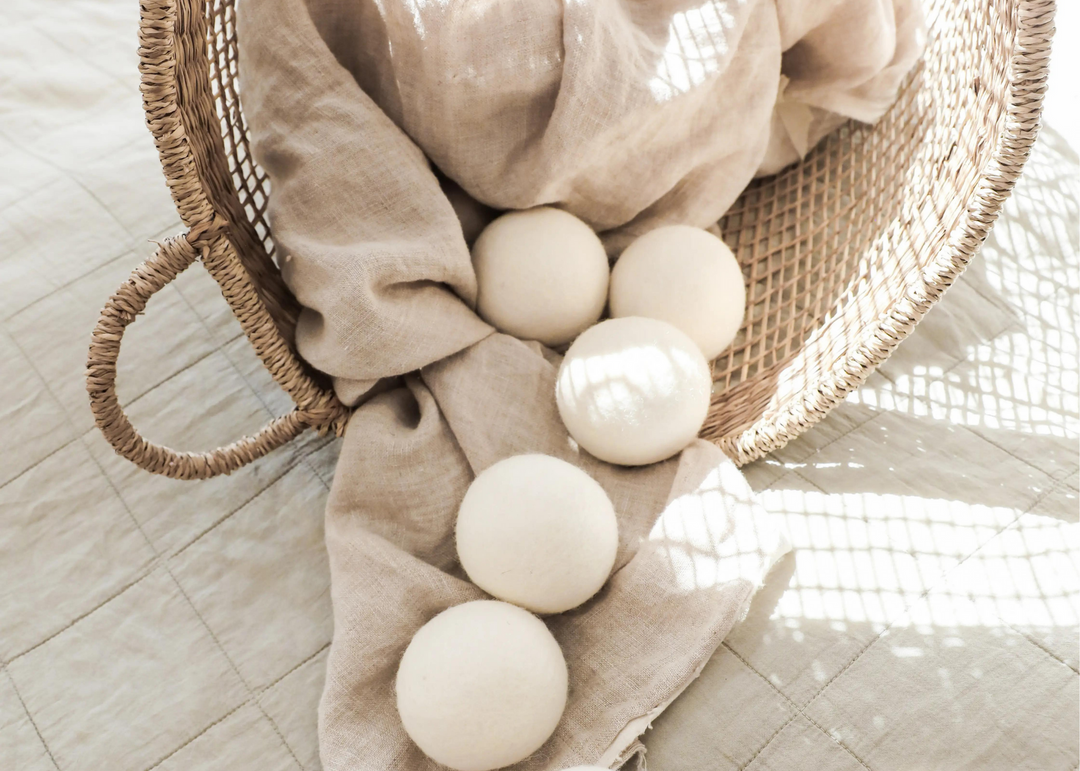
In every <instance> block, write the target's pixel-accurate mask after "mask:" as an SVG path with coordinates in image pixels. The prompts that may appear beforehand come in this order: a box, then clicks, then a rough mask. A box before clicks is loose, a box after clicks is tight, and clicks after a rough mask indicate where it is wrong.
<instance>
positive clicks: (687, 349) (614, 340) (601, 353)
mask: <svg viewBox="0 0 1080 771" xmlns="http://www.w3.org/2000/svg"><path fill="white" fill-rule="evenodd" d="M711 389H712V375H711V373H710V371H709V364H708V362H706V361H705V357H704V356H703V355H702V353H701V350H700V349H699V348H698V347H697V345H696V344H695V343H694V341H693V340H691V339H690V338H689V337H687V336H686V335H685V334H684V333H682V332H680V331H679V330H678V329H676V328H675V327H674V326H672V325H671V324H668V323H667V322H665V321H657V320H656V319H646V318H640V317H637V316H630V317H627V318H621V319H609V320H608V321H604V322H602V323H600V324H597V325H596V326H595V327H592V328H591V329H588V330H586V331H585V332H584V333H583V334H582V335H581V336H580V337H579V338H578V339H577V340H575V341H574V344H573V345H571V346H570V350H569V351H567V352H566V356H565V358H564V359H563V363H562V366H561V367H560V369H559V376H558V380H557V382H556V385H555V400H556V402H557V404H558V407H559V415H560V416H561V417H562V420H563V423H564V424H565V425H566V429H567V430H568V431H569V432H570V435H571V436H572V437H574V439H575V440H577V442H578V444H580V445H581V446H582V447H583V448H585V449H586V450H588V451H589V452H590V453H592V454H593V455H595V456H596V457H597V458H600V460H605V461H607V462H608V463H618V464H621V465H624V466H641V465H644V464H647V463H655V462H656V461H660V460H664V459H665V458H669V457H671V456H672V455H674V454H675V453H677V452H679V451H680V450H682V449H683V448H684V447H686V445H688V444H689V443H690V442H691V441H693V439H694V437H696V436H697V433H698V431H699V430H700V429H701V424H702V423H704V422H705V417H706V415H707V414H708V412H709V397H710V391H711Z"/></svg>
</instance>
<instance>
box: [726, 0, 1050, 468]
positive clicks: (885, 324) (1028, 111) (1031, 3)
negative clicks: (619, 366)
mask: <svg viewBox="0 0 1080 771" xmlns="http://www.w3.org/2000/svg"><path fill="white" fill-rule="evenodd" d="M1056 5H1057V2H1056V0H1017V4H1016V6H1015V14H1016V19H1017V22H1018V23H1017V32H1016V44H1015V46H1014V48H1013V51H1012V56H1011V58H1010V61H1009V73H1010V76H1011V77H1010V81H1009V90H1008V101H1007V102H1006V105H1005V121H1004V125H1003V127H1002V130H1001V131H1000V132H999V133H998V135H997V140H998V141H997V144H996V146H995V147H994V150H993V152H992V153H991V155H990V157H989V159H988V160H987V162H986V165H985V166H984V167H983V168H982V169H981V170H980V173H979V184H978V186H977V187H976V189H975V192H974V195H973V196H972V199H971V201H970V202H969V204H968V206H967V208H966V209H965V212H964V215H963V218H962V219H961V221H960V222H959V223H958V224H957V225H956V226H955V227H954V228H953V229H952V231H951V232H950V233H949V236H948V241H947V244H946V246H945V247H943V248H942V249H941V250H940V251H939V252H938V254H937V256H936V257H935V258H934V259H933V260H932V261H931V262H930V263H929V264H928V265H927V266H926V267H924V268H923V269H922V271H921V272H920V274H919V277H918V279H916V280H915V281H912V282H911V283H910V284H909V285H908V286H907V290H906V291H905V292H904V294H903V295H901V296H900V297H898V298H897V299H895V300H893V301H892V303H891V304H890V305H889V307H888V308H887V309H886V310H884V311H883V312H882V313H881V314H880V315H879V316H878V320H877V322H876V323H875V324H874V325H873V326H871V327H868V328H867V329H866V330H865V331H864V334H863V340H862V342H861V343H859V345H858V346H856V347H855V348H854V349H853V350H852V351H851V352H850V353H849V354H848V355H847V356H846V357H845V358H844V359H842V360H840V361H838V362H837V363H836V364H834V365H833V367H832V368H831V369H830V370H829V371H827V372H825V373H823V375H822V376H821V378H820V379H819V380H818V382H817V383H816V384H815V387H814V390H813V391H804V392H803V393H802V398H800V399H798V400H790V401H788V402H786V403H785V404H784V405H783V406H782V408H781V409H780V410H779V411H778V412H776V413H771V414H768V413H767V414H766V415H762V416H761V417H760V418H758V419H757V420H756V421H755V422H753V423H751V424H749V425H748V426H747V427H745V428H744V429H743V430H742V431H740V432H739V434H738V435H735V436H730V435H729V436H726V437H716V438H711V437H710V439H711V441H713V442H715V443H716V444H717V445H718V446H719V447H720V448H721V449H722V450H723V451H724V452H725V453H726V454H727V455H728V456H730V457H731V458H732V459H733V460H734V461H735V462H736V463H737V464H738V465H739V466H743V465H746V464H747V463H751V462H753V461H755V460H757V459H759V458H761V457H763V456H765V455H768V454H769V453H770V452H773V451H774V450H778V449H780V448H781V447H783V446H784V445H786V444H787V443H788V442H790V441H791V440H793V439H795V438H796V437H798V436H799V435H800V434H802V433H804V432H805V431H806V430H807V429H809V428H811V427H812V426H814V425H815V424H817V423H819V422H821V421H822V420H823V419H824V418H825V417H826V415H828V413H829V412H830V411H831V410H832V409H833V408H834V407H836V406H837V405H838V404H839V403H840V402H842V401H843V400H844V399H845V398H846V397H847V395H848V394H850V393H851V392H852V391H854V390H856V389H857V388H858V387H859V386H861V385H862V384H863V383H864V382H865V381H866V379H867V378H868V377H869V376H870V375H871V374H872V373H873V372H874V371H875V370H877V368H878V367H879V366H880V365H881V364H882V363H883V362H884V361H885V360H886V359H888V358H889V356H890V355H891V354H892V352H893V351H894V350H895V349H896V347H897V346H898V345H899V344H900V342H901V341H903V340H904V338H906V337H907V336H908V335H909V334H911V332H912V330H913V329H914V328H915V326H916V325H917V324H918V323H919V321H920V320H921V319H922V318H923V317H924V316H925V315H926V314H927V312H928V311H929V310H930V309H931V308H932V307H933V306H934V305H935V304H936V303H937V302H938V300H939V299H940V298H941V295H942V294H943V293H944V292H945V290H946V289H948V288H949V287H950V286H952V284H953V282H954V281H955V280H956V279H957V278H958V277H959V276H960V274H961V273H963V272H964V269H965V268H966V267H967V266H968V264H969V263H970V262H971V260H972V258H973V257H974V256H975V255H976V254H977V253H978V251H979V249H980V247H981V246H982V244H983V242H984V241H985V240H986V237H987V235H989V233H990V228H991V227H992V226H993V224H994V222H995V221H996V220H997V218H998V215H999V214H1000V213H1001V209H1002V206H1004V204H1005V201H1007V200H1008V198H1009V196H1010V195H1011V193H1012V189H1013V187H1014V186H1015V184H1016V181H1017V179H1019V177H1020V175H1021V172H1022V171H1023V167H1024V164H1025V162H1026V161H1027V159H1028V157H1029V156H1030V154H1031V148H1032V147H1033V146H1034V144H1035V139H1036V137H1037V136H1038V133H1039V128H1040V125H1041V120H1040V117H1041V112H1042V103H1043V98H1044V96H1045V94H1046V81H1047V73H1048V66H1049V60H1050V45H1051V40H1052V38H1053V35H1054V13H1055V9H1056Z"/></svg>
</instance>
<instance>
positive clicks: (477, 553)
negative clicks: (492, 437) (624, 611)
mask: <svg viewBox="0 0 1080 771" xmlns="http://www.w3.org/2000/svg"><path fill="white" fill-rule="evenodd" d="M618 548H619V525H618V522H617V520H616V518H615V508H614V507H613V506H612V505H611V500H610V499H609V498H608V496H607V493H605V492H604V488H602V487H601V486H600V485H599V484H598V483H597V482H596V480H594V479H593V478H592V477H590V476H589V475H588V474H586V473H585V472H584V471H582V470H581V469H579V468H578V467H576V466H574V465H571V464H570V463H567V462H566V461H562V460H559V459H558V458H553V457H551V456H549V455H518V456H515V457H512V458H506V459H505V460H501V461H499V462H498V463H496V464H495V465H493V466H491V467H490V468H487V469H485V470H484V471H483V472H482V473H481V474H480V475H479V476H478V477H476V479H475V480H473V483H472V485H470V486H469V490H468V492H466V493H465V499H464V500H463V501H462V503H461V509H460V511H459V513H458V520H457V550H458V557H459V558H460V559H461V566H462V567H463V568H464V569H465V572H466V573H468V575H469V578H470V579H472V582H473V583H475V584H476V585H477V586H479V587H480V588H481V589H483V590H484V591H485V592H487V593H488V594H490V595H492V596H493V597H496V598H498V599H500V600H506V601H507V602H512V603H514V604H515V605H520V606H521V607H523V608H527V609H528V610H531V611H533V612H534V613H562V612H563V611H566V610H570V609H571V608H576V607H577V606H578V605H580V604H581V603H583V602H585V601H586V600H587V599H589V598H590V597H592V596H593V595H594V594H596V593H597V592H598V591H600V587H602V586H603V585H604V583H605V582H606V581H607V579H608V576H609V575H610V574H611V568H612V567H613V566H614V564H615V552H616V551H617V550H618Z"/></svg>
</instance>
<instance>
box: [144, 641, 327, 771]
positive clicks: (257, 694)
mask: <svg viewBox="0 0 1080 771" xmlns="http://www.w3.org/2000/svg"><path fill="white" fill-rule="evenodd" d="M329 647H330V643H326V644H325V645H323V646H322V647H321V648H319V649H318V650H317V651H315V652H314V653H312V654H311V655H310V656H308V657H307V658H305V659H304V660H303V661H301V662H300V663H299V664H297V665H296V666H294V667H292V668H291V669H289V670H288V671H287V672H286V673H285V674H283V675H281V676H280V677H278V678H276V679H275V680H274V681H273V682H271V683H269V684H268V685H266V686H264V687H262V688H260V689H258V690H254V689H253V690H252V692H251V696H249V697H248V698H246V699H244V700H243V701H242V702H240V703H239V704H237V705H236V706H235V707H233V708H232V709H230V710H229V711H228V712H226V713H225V714H224V715H222V716H221V717H219V718H217V719H216V720H214V721H213V722H211V723H209V724H208V725H207V726H206V727H205V728H203V729H202V730H201V731H199V732H198V733H197V734H195V735H194V736H192V737H191V738H190V739H188V740H187V741H185V742H184V743H183V744H181V745H180V746H178V747H177V748H176V749H174V750H172V751H171V752H169V754H167V755H165V756H164V757H162V758H161V759H160V760H157V761H155V762H154V763H153V764H151V765H149V766H147V767H146V769H144V771H153V770H154V769H155V768H157V767H158V766H160V765H161V764H162V763H164V762H165V761H166V760H168V759H169V758H171V757H172V756H173V755H175V754H176V753H178V752H180V750H182V749H184V747H187V746H188V745H190V744H191V743H192V742H194V741H195V740H196V739H198V738H199V737H200V736H202V735H204V734H206V733H208V732H209V731H210V730H211V729H213V728H214V726H216V725H219V724H221V723H223V722H225V721H226V720H228V719H229V718H230V717H232V716H233V715H235V714H236V713H237V712H239V711H240V710H241V709H243V708H244V707H246V706H248V705H250V704H251V703H252V702H253V701H257V700H258V699H259V697H261V696H262V695H263V694H265V693H267V692H268V691H269V690H270V689H271V688H273V687H274V686H276V685H277V684H278V683H280V682H281V681H282V680H284V679H285V678H286V677H288V676H289V675H291V674H292V673H293V672H295V671H296V670H298V669H299V668H300V667H302V666H304V665H305V664H307V663H308V662H310V661H312V660H313V659H314V658H315V657H316V656H318V655H319V654H320V653H322V652H323V651H324V650H326V649H327V648H329ZM259 706H261V705H259ZM267 719H269V718H267ZM278 738H280V739H281V741H282V743H283V744H284V745H285V747H286V748H287V749H288V748H289V745H288V743H287V742H285V739H284V737H282V736H281V734H278ZM293 757H294V759H295V758H296V756H295V755H294V756H293ZM299 762H300V761H299V760H297V763H299ZM301 768H303V766H302V765H301Z"/></svg>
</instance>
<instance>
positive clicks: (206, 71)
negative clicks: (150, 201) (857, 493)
mask: <svg viewBox="0 0 1080 771" xmlns="http://www.w3.org/2000/svg"><path fill="white" fill-rule="evenodd" d="M1054 7H1055V3H1054V0H930V1H929V3H928V8H927V17H928V22H929V26H930V32H929V40H928V44H927V50H926V55H925V56H924V59H923V61H922V62H921V63H920V64H919V65H918V67H917V68H916V70H915V71H914V72H913V73H912V75H911V76H910V77H909V78H908V80H907V81H906V83H905V86H904V87H903V89H902V91H901V94H900V98H899V100H898V101H897V103H896V104H895V105H894V106H893V107H892V108H891V109H890V110H889V112H888V113H887V114H886V115H885V117H884V118H883V119H882V120H881V121H880V122H879V123H878V124H877V125H876V126H873V127H868V126H861V125H856V124H849V125H847V126H845V127H843V128H842V129H841V130H840V131H838V132H837V133H835V134H834V135H832V136H831V137H829V138H828V139H827V140H826V141H825V142H824V143H822V145H821V146H819V147H818V148H817V149H815V150H814V151H813V152H812V153H811V154H810V155H809V156H808V157H807V159H806V160H805V161H804V162H803V163H801V164H799V165H798V166H795V167H793V168H791V169H788V170H787V171H785V172H783V173H782V174H780V175H778V176H776V177H772V178H769V179H765V180H759V181H757V182H755V183H754V184H752V185H751V186H750V187H749V188H748V189H747V190H746V192H745V193H744V194H743V195H742V197H741V198H740V199H739V200H738V202H736V204H735V205H734V206H733V207H732V209H731V210H730V211H729V212H728V214H727V216H725V218H724V219H723V220H722V221H721V228H722V231H723V233H724V238H725V240H726V241H727V242H728V244H729V245H730V246H731V247H732V249H733V250H734V251H735V254H736V256H737V257H738V258H739V261H740V263H741V264H742V266H743V272H744V276H745V277H746V280H747V288H748V292H747V294H748V309H747V316H746V322H745V324H744V328H743V329H742V331H741V332H740V334H739V337H738V338H737V340H736V342H735V344H734V345H733V346H732V348H731V349H730V350H729V351H728V352H726V353H725V354H724V355H722V356H721V357H720V358H719V359H718V360H717V361H716V362H715V365H714V380H715V388H714V393H715V395H714V397H713V401H712V409H711V411H710V413H709V417H708V418H707V420H706V423H705V426H704V428H703V430H702V436H703V437H705V438H707V439H710V440H712V441H714V442H716V443H717V444H718V445H719V446H720V447H721V449H723V450H724V451H725V452H726V453H727V454H728V455H730V456H731V457H732V458H733V459H734V460H735V461H736V462H737V463H739V464H743V463H748V462H750V461H752V460H754V459H755V458H758V457H760V456H762V455H764V454H766V453H768V452H770V451H772V450H775V449H777V448H779V447H782V446H783V445H784V444H786V443H787V442H789V441H791V439H793V438H795V437H796V436H798V435H799V434H801V433H802V432H804V431H805V430H807V429H808V428H809V427H810V426H812V425H813V424H814V423H816V422H818V421H819V420H821V419H822V418H823V417H824V416H825V415H826V414H827V413H828V411H829V410H830V409H832V407H834V406H835V405H836V404H837V403H839V402H840V401H841V400H842V399H843V398H844V396H845V395H846V394H847V393H849V392H850V391H851V390H853V389H855V388H857V387H858V386H859V385H860V384H861V383H862V382H863V381H864V380H865V379H866V378H867V376H869V374H870V373H871V372H872V371H873V370H874V369H875V367H876V366H877V365H878V364H880V363H881V362H882V361H884V360H885V359H886V358H887V357H888V356H889V354H890V353H891V352H892V351H893V350H894V349H895V348H896V346H897V345H898V344H899V343H900V341H901V340H903V339H904V337H906V336H907V335H908V334H909V333H910V332H911V330H912V329H913V328H914V326H915V324H917V323H918V321H919V320H920V319H921V318H922V316H923V315H924V314H925V313H926V312H927V311H928V310H929V309H930V308H931V306H933V304H934V303H935V302H937V300H938V299H940V297H941V295H942V293H943V292H944V291H945V289H947V288H948V287H949V286H950V285H951V284H952V282H953V281H954V280H955V279H956V277H957V276H958V275H959V274H960V273H961V272H962V271H963V269H964V267H965V266H966V265H967V264H968V262H969V261H970V260H971V258H972V257H973V256H974V254H975V253H976V251H977V250H978V248H979V246H980V245H981V244H982V242H983V241H984V240H985V238H986V235H987V234H988V232H989V229H990V227H991V225H992V224H993V222H994V220H995V218H996V217H997V214H998V212H999V211H1000V209H1001V206H1002V204H1003V203H1004V201H1005V199H1006V198H1007V197H1008V195H1009V192H1010V191H1011V189H1012V186H1013V184H1014V183H1015V181H1016V179H1017V177H1018V176H1019V174H1020V171H1021V169H1022V167H1023V164H1024V162H1025V161H1026V159H1027V157H1028V154H1029V152H1030V149H1031V146H1032V144H1033V143H1034V141H1035V136H1036V134H1037V132H1038V127H1039V114H1040V111H1041V106H1042V98H1043V94H1044V92H1045V89H1046V74H1047V64H1048V60H1049V53H1050V40H1051V37H1052V34H1053V14H1054ZM141 9H142V20H141V28H140V33H139V43H140V48H139V53H140V57H141V64H140V69H141V72H142V93H143V100H144V106H145V109H146V115H147V124H148V126H149V128H150V130H151V132H152V133H153V135H154V140H155V142H156V144H157V148H158V152H159V154H160V157H161V163H162V168H163V170H164V172H165V178H166V181H167V183H168V185H169V189H170V191H171V193H172V196H173V200H174V202H175V203H176V207H177V210H178V211H179V213H180V216H181V218H182V220H183V222H184V224H185V226H186V227H187V228H188V233H187V234H186V235H182V236H179V237H177V238H175V239H171V240H169V241H168V242H166V243H165V244H162V245H161V246H160V248H159V249H158V251H157V253H156V254H155V255H154V256H153V257H152V258H151V259H150V260H149V261H147V262H146V263H144V264H143V265H142V266H140V267H139V268H137V269H136V270H135V271H134V272H133V273H132V276H131V278H130V279H129V280H128V281H127V282H126V283H125V284H124V285H123V286H122V287H120V289H119V290H117V292H116V294H114V295H113V297H112V298H111V299H110V300H109V303H108V304H107V305H106V307H105V309H104V311H103V312H102V316H101V319H100V321H99V323H98V325H97V328H96V329H95V330H94V334H93V339H92V343H91V347H90V356H89V361H88V374H87V386H88V389H89V392H90V401H91V406H92V409H93V411H94V415H95V418H96V420H97V424H98V426H99V427H100V429H101V430H102V432H103V433H104V434H105V437H106V438H107V439H108V440H109V442H110V443H111V444H112V446H113V447H114V448H115V449H116V451H117V452H118V453H120V454H121V455H123V456H124V457H126V458H128V459H129V460H131V461H132V462H134V463H136V464H138V465H139V466H141V467H143V468H145V469H147V470H150V471H153V472H155V473H160V474H165V475H166V476H170V477H174V478H178V479H203V478H207V477H211V476H215V475H217V474H222V473H229V472H231V471H234V470H236V469H237V468H239V467H241V466H243V465H244V464H246V463H249V462H251V461H252V460H254V459H256V458H258V457H261V456H262V455H265V454H266V453H267V452H269V451H271V450H273V449H275V448H276V447H279V446H281V445H282V444H284V443H285V442H287V441H289V440H290V439H292V438H294V437H295V436H297V435H298V434H299V433H301V432H302V431H303V430H305V429H306V428H308V427H312V428H316V429H317V430H320V431H333V432H335V433H337V434H341V433H342V432H343V431H344V426H345V421H346V420H347V418H348V410H347V409H346V408H345V407H344V406H343V405H342V404H341V403H340V402H339V401H338V400H337V398H336V397H335V396H334V394H333V392H332V391H331V390H330V388H329V386H328V384H327V382H326V380H325V379H324V378H322V377H321V376H320V375H319V374H318V373H315V372H312V371H311V370H310V369H309V368H308V367H307V366H306V365H305V364H304V362H302V361H301V360H300V359H299V358H298V357H297V355H296V352H295V348H294V346H293V344H292V335H293V329H294V326H295V321H296V316H297V311H298V307H297V303H296V300H295V299H294V298H293V297H292V296H291V295H290V294H289V292H288V290H287V288H286V287H285V285H284V283H283V282H282V280H281V276H280V273H279V272H278V269H277V267H276V265H275V263H274V260H273V253H274V245H273V239H272V234H271V232H270V228H269V225H268V223H267V221H266V219H265V209H266V199H267V192H268V182H267V180H266V177H265V175H264V174H263V173H262V171H261V170H260V169H259V168H258V167H257V166H256V165H255V163H254V161H253V160H252V158H251V156H250V152H249V148H248V135H247V129H246V126H245V124H244V119H243V115H242V113H241V110H240V103H239V99H238V96H237V88H236V79H237V46H236V32H235V10H234V6H233V2H232V0H142V5H141ZM200 259H201V261H202V263H203V265H204V267H205V268H206V269H207V270H208V271H209V272H210V273H211V275H212V276H213V277H214V278H215V280H217V282H218V284H219V285H220V286H221V289H222V294H223V295H224V296H225V299H226V300H227V301H228V303H229V305H230V307H231V308H232V310H233V312H234V313H235V314H236V316H237V317H238V319H239V320H240V323H241V326H242V327H243V329H244V332H245V333H246V335H247V337H248V339H249V340H250V341H251V343H252V345H253V347H254V348H255V351H256V352H257V354H258V355H259V357H260V359H261V360H262V362H263V364H265V366H266V367H267V369H268V370H269V371H270V373H271V374H272V375H273V377H274V379H275V381H276V382H277V383H278V384H279V385H280V386H281V387H282V388H283V389H285V390H286V391H287V392H288V393H289V395H290V396H291V397H292V399H293V401H294V402H295V403H296V405H297V407H296V409H295V410H294V411H293V412H291V413H289V414H288V415H286V416H283V417H281V418H278V419H276V420H274V421H273V422H271V423H270V424H269V425H268V426H267V427H266V428H264V429H263V430H262V431H261V432H260V433H259V434H257V435H255V436H253V437H246V438H244V439H241V440H240V441H238V442H236V443H234V444H232V445H230V446H228V447H224V448H220V449H218V450H214V451H211V452H207V453H202V454H198V453H179V452H175V451H173V450H170V449H168V448H165V447H161V446H158V445H154V444H152V443H150V442H148V441H146V440H145V439H143V438H142V437H141V436H140V435H139V434H138V433H137V431H136V430H135V429H134V427H133V426H132V425H131V423H130V422H129V421H128V420H127V418H126V416H125V415H124V413H123V410H122V409H121V407H120V405H119V402H118V400H117V396H116V389H115V382H116V360H117V357H118V354H119V349H120V343H121V340H122V336H123V332H124V329H125V327H126V326H127V325H128V324H130V323H131V322H132V321H133V320H134V319H135V317H136V315H137V314H139V313H140V312H141V311H142V310H143V308H144V307H145V305H146V302H147V301H148V299H149V297H150V296H151V295H152V294H153V293H154V292H156V291H158V290H159V289H161V288H162V287H163V286H165V285H166V284H167V283H168V282H169V281H171V280H172V279H173V278H175V277H176V275H177V274H178V273H179V272H181V271H182V270H184V269H185V268H187V267H189V266H190V265H191V264H192V263H193V262H195V261H196V260H200Z"/></svg>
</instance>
